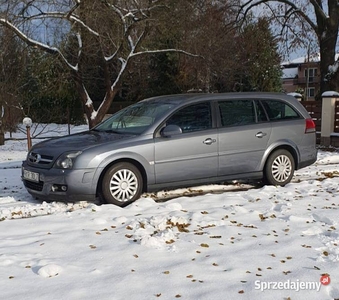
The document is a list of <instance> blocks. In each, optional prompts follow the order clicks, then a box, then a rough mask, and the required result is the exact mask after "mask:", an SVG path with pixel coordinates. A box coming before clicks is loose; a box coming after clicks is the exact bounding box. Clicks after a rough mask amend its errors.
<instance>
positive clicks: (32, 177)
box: [24, 170, 39, 182]
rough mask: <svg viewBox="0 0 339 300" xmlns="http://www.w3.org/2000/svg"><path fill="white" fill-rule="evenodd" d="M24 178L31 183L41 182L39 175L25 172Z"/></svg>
mask: <svg viewBox="0 0 339 300" xmlns="http://www.w3.org/2000/svg"><path fill="white" fill-rule="evenodd" d="M24 178H25V179H27V180H30V181H35V182H39V173H35V172H31V171H27V170H24Z"/></svg>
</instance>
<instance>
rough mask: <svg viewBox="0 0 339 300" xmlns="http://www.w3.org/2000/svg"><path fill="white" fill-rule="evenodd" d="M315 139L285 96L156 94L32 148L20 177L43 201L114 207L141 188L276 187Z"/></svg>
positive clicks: (311, 157)
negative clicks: (231, 183) (247, 182)
mask: <svg viewBox="0 0 339 300" xmlns="http://www.w3.org/2000/svg"><path fill="white" fill-rule="evenodd" d="M315 135H316V133H315V124H314V122H313V121H312V119H311V118H310V116H309V114H308V113H307V111H306V110H305V108H304V107H303V106H302V105H301V104H300V103H299V102H298V101H297V100H296V99H295V98H294V97H292V96H287V95H285V94H277V93H227V94H181V95H170V96H160V97H154V98H150V99H146V100H143V101H141V102H138V103H135V104H133V105H131V106H129V107H127V108H125V109H123V110H120V111H119V112H117V113H116V114H114V115H113V116H112V117H110V118H109V119H107V120H106V121H104V122H102V123H101V124H99V125H97V126H96V127H94V128H93V129H91V130H89V131H85V132H82V133H77V134H73V135H69V136H64V137H59V138H55V139H50V140H47V141H44V142H41V143H39V144H36V145H35V146H34V147H33V148H32V149H31V150H30V151H29V153H28V155H27V159H26V160H25V161H24V162H23V165H22V180H23V182H24V185H25V187H26V188H27V190H28V192H29V193H30V194H31V195H33V196H34V197H36V198H38V199H41V200H46V201H69V202H74V201H81V200H86V201H97V200H100V201H101V202H102V203H112V204H115V205H118V206H125V205H128V204H129V203H131V202H133V201H135V200H137V199H138V198H139V197H140V195H141V194H142V193H143V192H146V191H155V190H161V189H170V188H176V187H183V186H185V187H188V186H194V185H198V184H199V185H200V184H208V183H217V182H223V181H228V180H235V179H263V181H264V182H265V183H266V184H270V185H281V186H284V185H286V184H287V183H289V182H290V181H291V179H292V177H293V173H294V170H297V169H300V168H303V167H306V166H308V165H310V164H312V163H313V162H315V160H316V157H317V150H316V144H315V139H316V136H315Z"/></svg>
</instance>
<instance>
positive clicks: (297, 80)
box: [282, 54, 320, 101]
mask: <svg viewBox="0 0 339 300" xmlns="http://www.w3.org/2000/svg"><path fill="white" fill-rule="evenodd" d="M282 72H283V75H282V87H283V90H284V92H286V93H293V92H297V93H300V94H302V95H303V100H304V101H312V100H315V97H316V95H317V93H318V92H319V89H320V57H319V54H317V55H309V56H304V57H299V58H297V59H294V60H292V61H288V62H284V63H282Z"/></svg>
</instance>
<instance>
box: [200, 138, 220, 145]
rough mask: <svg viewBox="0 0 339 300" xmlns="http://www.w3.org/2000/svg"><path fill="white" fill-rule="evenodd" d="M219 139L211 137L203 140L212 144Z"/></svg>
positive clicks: (206, 143) (207, 143)
mask: <svg viewBox="0 0 339 300" xmlns="http://www.w3.org/2000/svg"><path fill="white" fill-rule="evenodd" d="M216 141H217V140H216V139H211V138H208V139H206V140H204V141H203V143H204V144H205V145H212V144H213V143H215V142H216Z"/></svg>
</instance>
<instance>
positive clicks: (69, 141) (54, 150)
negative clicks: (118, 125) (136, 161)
mask: <svg viewBox="0 0 339 300" xmlns="http://www.w3.org/2000/svg"><path fill="white" fill-rule="evenodd" d="M131 137H135V135H131V134H118V133H112V132H102V131H95V130H89V131H84V132H80V133H76V134H71V135H67V136H63V137H58V138H52V139H49V140H46V141H44V142H41V143H39V144H36V145H35V146H34V147H33V151H36V152H39V153H42V152H45V153H46V152H48V153H49V154H51V155H52V156H54V155H55V154H58V153H59V154H61V153H63V152H66V151H80V150H81V151H83V150H86V149H89V148H91V147H95V146H98V145H102V144H106V143H111V142H118V141H121V140H125V139H129V138H131Z"/></svg>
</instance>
